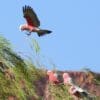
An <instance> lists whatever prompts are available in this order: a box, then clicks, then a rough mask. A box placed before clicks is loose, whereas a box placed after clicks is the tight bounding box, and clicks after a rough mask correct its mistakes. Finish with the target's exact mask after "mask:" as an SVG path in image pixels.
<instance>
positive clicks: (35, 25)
mask: <svg viewBox="0 0 100 100" xmlns="http://www.w3.org/2000/svg"><path fill="white" fill-rule="evenodd" d="M23 15H24V18H25V19H26V21H27V24H23V25H20V29H21V30H22V31H23V30H26V31H28V32H29V33H28V34H27V35H31V32H36V33H37V34H38V36H43V35H45V34H49V33H51V32H52V31H50V30H46V29H40V28H39V26H40V21H39V19H38V17H37V15H36V13H35V12H34V10H33V9H32V8H31V7H30V6H24V7H23Z"/></svg>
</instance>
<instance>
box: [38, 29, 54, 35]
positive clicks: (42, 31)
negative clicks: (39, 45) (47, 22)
mask: <svg viewBox="0 0 100 100" xmlns="http://www.w3.org/2000/svg"><path fill="white" fill-rule="evenodd" d="M51 32H52V31H50V30H39V31H38V32H37V34H38V36H43V35H45V34H50V33H51Z"/></svg>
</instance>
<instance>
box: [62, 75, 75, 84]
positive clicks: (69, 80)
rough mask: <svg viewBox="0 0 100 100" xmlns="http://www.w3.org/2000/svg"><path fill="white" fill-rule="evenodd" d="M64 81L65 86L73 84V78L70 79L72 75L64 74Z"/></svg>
mask: <svg viewBox="0 0 100 100" xmlns="http://www.w3.org/2000/svg"><path fill="white" fill-rule="evenodd" d="M63 80H64V84H65V85H71V84H73V82H72V78H71V77H70V75H69V74H68V73H63Z"/></svg>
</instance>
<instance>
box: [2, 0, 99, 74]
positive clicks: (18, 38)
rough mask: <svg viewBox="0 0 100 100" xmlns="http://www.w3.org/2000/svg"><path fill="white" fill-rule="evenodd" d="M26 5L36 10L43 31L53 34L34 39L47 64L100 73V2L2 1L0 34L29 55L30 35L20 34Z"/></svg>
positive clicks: (55, 0)
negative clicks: (84, 68) (23, 10)
mask: <svg viewBox="0 0 100 100" xmlns="http://www.w3.org/2000/svg"><path fill="white" fill-rule="evenodd" d="M24 5H30V6H31V7H32V8H33V9H34V10H35V12H36V13H37V15H38V17H39V19H40V21H41V28H46V29H51V30H52V31H53V33H52V34H50V35H46V36H44V37H38V36H37V35H36V34H33V35H32V36H31V37H33V38H35V39H36V40H37V41H38V43H39V45H40V48H41V53H42V55H43V56H45V59H44V62H46V63H54V64H55V65H56V66H57V69H60V70H80V69H81V68H82V67H88V68H90V69H92V70H94V71H98V72H100V0H95V1H94V0H45V1H43V0H10V1H9V0H2V1H0V34H3V35H4V36H5V37H6V38H7V39H8V40H10V42H11V43H12V44H13V46H14V48H15V49H16V51H20V52H24V53H27V54H29V53H28V52H30V48H29V44H28V41H27V36H26V35H25V32H20V31H19V25H20V24H23V23H25V19H24V18H23V14H22V6H24ZM47 59H48V60H47ZM47 65H48V66H47V67H48V68H52V67H53V66H52V64H51V65H50V64H47Z"/></svg>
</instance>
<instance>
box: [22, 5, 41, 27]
mask: <svg viewBox="0 0 100 100" xmlns="http://www.w3.org/2000/svg"><path fill="white" fill-rule="evenodd" d="M23 14H24V18H25V19H26V21H27V23H28V24H29V25H32V26H35V27H38V26H40V21H39V19H38V17H37V15H36V13H35V12H34V10H33V9H32V8H31V7H30V6H25V7H23Z"/></svg>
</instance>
